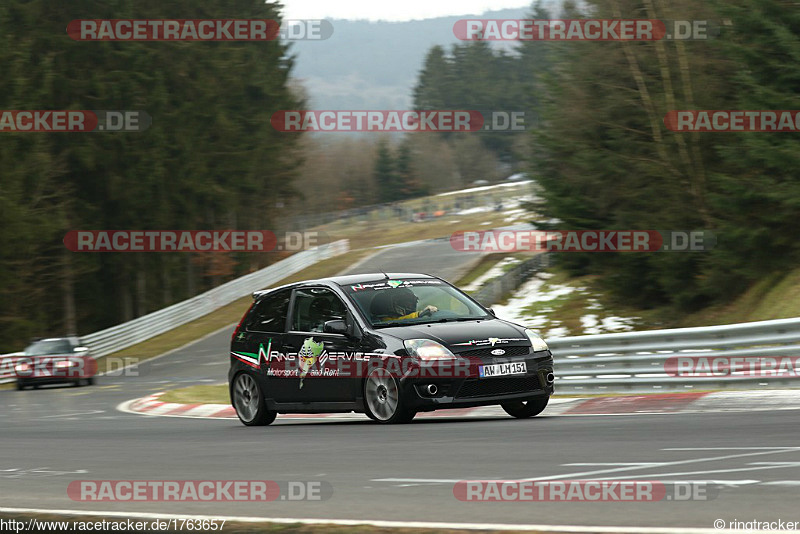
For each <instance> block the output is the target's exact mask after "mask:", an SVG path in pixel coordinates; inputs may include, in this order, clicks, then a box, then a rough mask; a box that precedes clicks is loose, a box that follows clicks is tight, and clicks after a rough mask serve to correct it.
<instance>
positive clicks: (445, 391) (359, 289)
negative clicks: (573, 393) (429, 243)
mask: <svg viewBox="0 0 800 534" xmlns="http://www.w3.org/2000/svg"><path fill="white" fill-rule="evenodd" d="M253 296H254V302H253V304H252V306H251V307H250V309H249V310H248V311H247V313H245V315H244V317H243V318H242V320H241V322H240V323H239V325H238V327H237V328H236V330H235V331H234V333H233V337H232V340H231V351H230V371H229V375H228V379H229V386H230V396H231V403H232V404H233V406H234V408H235V409H236V413H237V414H238V416H239V419H240V420H241V421H242V422H243V423H244V424H245V425H248V426H251V425H265V424H269V423H271V422H272V421H274V420H275V417H276V416H277V414H278V413H325V412H363V413H365V414H366V415H367V416H369V417H370V418H371V419H373V420H375V421H378V422H381V423H401V422H408V421H410V420H411V419H413V417H414V416H415V415H416V414H417V413H418V412H421V411H432V410H436V409H441V408H465V407H474V406H486V405H497V404H499V405H500V406H502V407H503V409H504V410H505V411H506V412H507V413H508V414H510V415H512V416H514V417H517V418H527V417H531V416H534V415H537V414H539V413H541V412H542V410H544V409H545V407H546V406H547V402H548V399H549V396H550V395H552V394H553V391H554V387H553V382H554V375H553V357H552V354H551V353H550V351H549V349H548V347H547V344H546V343H545V342H544V341H543V340H542V339H541V338H540V337H539V336H538V335H537V334H536V333H535V332H533V331H531V330H528V329H527V328H524V327H522V326H519V325H516V324H513V323H510V322H508V321H504V320H501V319H498V318H497V317H495V316H494V314H493V313H492V311H491V310H490V309H487V308H484V307H483V306H481V305H480V304H479V303H477V302H476V301H474V300H473V299H471V298H470V297H469V296H467V295H466V294H464V293H463V292H461V291H460V290H458V289H457V288H455V287H454V286H452V285H450V284H449V283H447V282H446V281H444V280H442V279H440V278H436V277H433V276H429V275H424V274H384V273H381V274H363V275H350V276H339V277H333V278H326V279H323V280H313V281H305V282H299V283H295V284H291V285H287V286H283V287H280V288H276V289H272V290H268V291H259V292H256V293H254V295H253Z"/></svg>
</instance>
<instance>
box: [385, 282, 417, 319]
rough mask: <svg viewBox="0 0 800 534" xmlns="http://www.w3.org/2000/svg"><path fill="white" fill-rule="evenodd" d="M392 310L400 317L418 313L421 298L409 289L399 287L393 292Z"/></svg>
mask: <svg viewBox="0 0 800 534" xmlns="http://www.w3.org/2000/svg"><path fill="white" fill-rule="evenodd" d="M391 299H392V310H393V311H394V312H395V313H397V314H398V315H400V316H403V315H408V314H410V313H414V312H415V311H417V302H418V301H419V298H417V296H416V295H415V294H414V292H413V291H411V290H410V289H408V288H407V287H398V288H395V289H392V290H391Z"/></svg>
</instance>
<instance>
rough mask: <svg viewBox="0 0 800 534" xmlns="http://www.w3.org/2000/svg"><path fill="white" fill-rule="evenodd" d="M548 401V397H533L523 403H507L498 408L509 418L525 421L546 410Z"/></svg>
mask: <svg viewBox="0 0 800 534" xmlns="http://www.w3.org/2000/svg"><path fill="white" fill-rule="evenodd" d="M549 400H550V397H548V396H544V397H534V398H532V399H528V400H524V401H516V402H507V403H505V404H501V405H500V406H502V407H503V410H505V411H506V413H507V414H508V415H510V416H511V417H516V418H517V419H527V418H529V417H533V416H534V415H539V414H540V413H542V412H543V411H544V409H545V408H547V402H548V401H549Z"/></svg>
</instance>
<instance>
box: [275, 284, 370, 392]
mask: <svg viewBox="0 0 800 534" xmlns="http://www.w3.org/2000/svg"><path fill="white" fill-rule="evenodd" d="M336 319H342V320H351V318H348V312H347V308H346V306H345V304H344V302H343V301H342V300H341V299H340V298H339V296H338V295H337V294H336V293H335V292H334V291H333V290H331V289H330V288H327V287H302V288H297V289H295V291H294V296H293V298H292V307H291V316H290V318H289V331H288V332H287V334H286V336H285V338H284V344H283V349H284V351H285V352H286V353H287V354H293V355H296V359H295V362H296V367H297V369H298V376H296V377H292V379H291V380H289V381H287V384H290V387H291V388H293V389H294V390H295V391H296V392H297V393H299V395H300V397H299V398H300V399H301V400H302V401H304V402H306V401H307V402H349V401H353V400H354V397H355V392H356V389H357V388H356V385H355V384H356V380H355V379H354V378H353V377H352V376H343V375H342V373H341V372H340V373H339V375H338V376H337V374H335V373H334V371H336V370H337V369H340V367H339V363H340V362H341V361H342V359H340V358H343V357H347V356H348V355H349V356H350V357H352V356H353V355H354V354H355V353H356V352H357V351H358V343H357V342H355V341H354V340H352V339H350V338H348V337H347V336H345V335H344V334H333V333H326V332H324V331H323V330H324V325H325V322H326V321H333V320H336ZM350 371H351V372H350V373H349V375H352V369H350Z"/></svg>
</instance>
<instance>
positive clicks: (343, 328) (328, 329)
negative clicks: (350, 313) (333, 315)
mask: <svg viewBox="0 0 800 534" xmlns="http://www.w3.org/2000/svg"><path fill="white" fill-rule="evenodd" d="M322 331H323V332H325V333H326V334H342V335H346V334H347V323H345V322H344V320H343V319H334V320H333V321H325V325H324V326H323V327H322Z"/></svg>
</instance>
